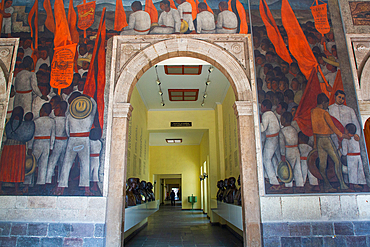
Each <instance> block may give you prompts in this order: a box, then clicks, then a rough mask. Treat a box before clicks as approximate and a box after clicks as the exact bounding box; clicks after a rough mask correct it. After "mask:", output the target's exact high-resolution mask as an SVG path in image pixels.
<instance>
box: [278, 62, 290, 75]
mask: <svg viewBox="0 0 370 247" xmlns="http://www.w3.org/2000/svg"><path fill="white" fill-rule="evenodd" d="M280 68H281V72H283V73H284V74H288V73H289V67H288V66H287V65H286V64H282V65H281V66H280Z"/></svg>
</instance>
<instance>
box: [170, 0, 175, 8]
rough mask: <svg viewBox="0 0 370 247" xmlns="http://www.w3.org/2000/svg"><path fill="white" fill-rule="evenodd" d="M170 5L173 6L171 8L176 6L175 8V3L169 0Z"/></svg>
mask: <svg viewBox="0 0 370 247" xmlns="http://www.w3.org/2000/svg"><path fill="white" fill-rule="evenodd" d="M170 6H171V8H173V9H177V8H176V5H175V2H174V1H173V0H170Z"/></svg>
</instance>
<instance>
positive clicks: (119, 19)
mask: <svg viewBox="0 0 370 247" xmlns="http://www.w3.org/2000/svg"><path fill="white" fill-rule="evenodd" d="M127 26H128V24H127V20H126V12H125V9H124V8H123V4H122V0H116V13H115V14H114V30H115V31H118V32H120V31H122V29H123V28H124V27H127Z"/></svg>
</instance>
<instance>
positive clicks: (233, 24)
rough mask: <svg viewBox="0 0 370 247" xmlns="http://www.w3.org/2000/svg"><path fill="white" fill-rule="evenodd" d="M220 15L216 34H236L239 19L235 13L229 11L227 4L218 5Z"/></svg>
mask: <svg viewBox="0 0 370 247" xmlns="http://www.w3.org/2000/svg"><path fill="white" fill-rule="evenodd" d="M218 8H219V9H220V11H221V12H220V13H219V14H218V16H217V25H216V33H236V31H237V28H238V19H237V17H236V15H235V13H234V12H232V11H229V10H228V5H227V2H225V1H222V2H220V3H219V4H218Z"/></svg>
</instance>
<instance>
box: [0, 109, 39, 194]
mask: <svg viewBox="0 0 370 247" xmlns="http://www.w3.org/2000/svg"><path fill="white" fill-rule="evenodd" d="M31 115H32V114H31ZM34 131H35V124H34V123H33V121H32V118H31V120H29V121H23V108H22V107H20V106H18V107H15V108H14V109H13V113H12V116H11V118H10V119H9V121H8V122H7V124H6V125H5V133H6V137H7V140H6V141H5V144H4V147H3V150H2V155H1V160H0V193H1V194H3V191H2V190H1V188H2V184H3V182H11V183H15V194H21V192H20V191H19V183H21V182H24V178H25V160H26V142H27V141H29V140H31V139H32V137H33V134H34Z"/></svg>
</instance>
